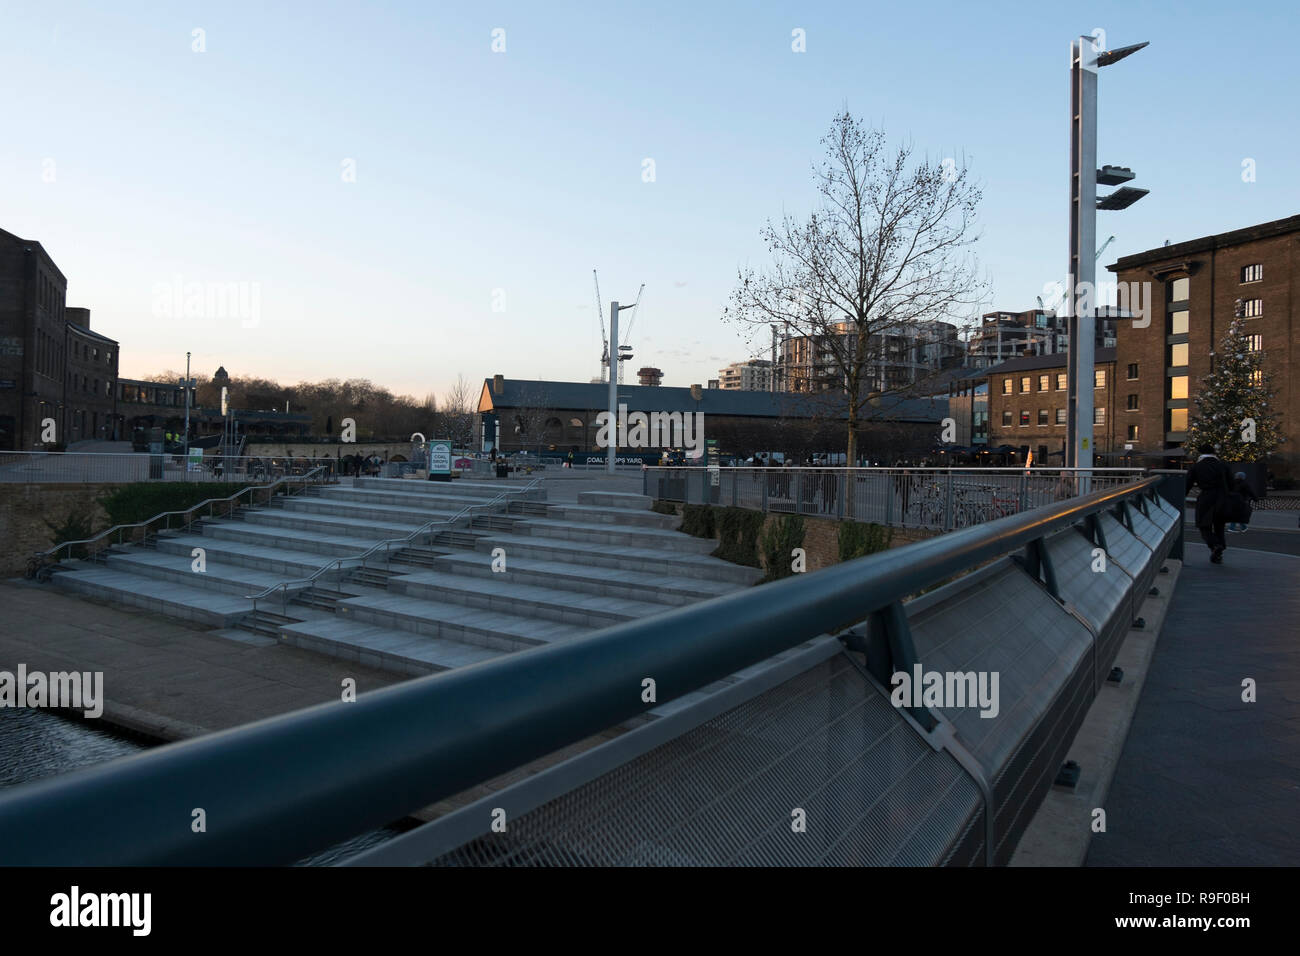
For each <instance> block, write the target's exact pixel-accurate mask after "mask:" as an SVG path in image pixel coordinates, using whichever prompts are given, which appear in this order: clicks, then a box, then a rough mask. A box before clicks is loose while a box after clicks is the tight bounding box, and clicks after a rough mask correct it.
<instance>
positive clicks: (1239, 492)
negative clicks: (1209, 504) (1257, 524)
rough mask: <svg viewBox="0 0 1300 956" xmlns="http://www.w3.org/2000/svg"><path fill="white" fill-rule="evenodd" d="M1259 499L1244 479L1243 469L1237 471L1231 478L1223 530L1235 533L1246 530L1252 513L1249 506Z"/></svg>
mask: <svg viewBox="0 0 1300 956" xmlns="http://www.w3.org/2000/svg"><path fill="white" fill-rule="evenodd" d="M1258 501H1259V495H1257V494H1255V491H1254V489H1253V488H1251V487H1250V482H1248V481H1247V480H1246V473H1245V472H1244V471H1239V472H1237V474H1236V475H1234V476H1233V479H1232V489H1231V491H1230V493H1229V494H1228V514H1227V517H1228V519H1229V521H1228V524H1227V525H1225V530H1227V531H1232V532H1235V533H1237V534H1241V533H1242V532H1244V531H1246V530H1247V526H1248V525H1249V524H1250V516H1251V515H1252V514H1253V513H1254V509H1253V508H1252V507H1251V505H1252V504H1255V503H1257V502H1258Z"/></svg>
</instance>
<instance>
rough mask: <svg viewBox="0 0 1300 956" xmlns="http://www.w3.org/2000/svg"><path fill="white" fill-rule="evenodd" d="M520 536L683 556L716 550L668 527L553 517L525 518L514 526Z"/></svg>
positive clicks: (707, 541) (714, 545)
mask: <svg viewBox="0 0 1300 956" xmlns="http://www.w3.org/2000/svg"><path fill="white" fill-rule="evenodd" d="M517 530H518V532H519V533H521V534H527V535H532V536H533V537H535V538H542V537H545V538H558V539H561V540H564V541H582V542H588V541H590V542H598V543H603V544H611V545H619V546H628V547H638V548H658V549H660V550H662V551H670V552H671V551H678V552H685V553H687V554H708V553H709V552H710V551H713V550H714V549H715V548H717V546H718V544H717V542H716V541H712V540H710V539H707V538H694V537H691V536H690V535H687V534H682V533H681V532H680V531H674V530H671V529H668V528H642V527H627V526H625V525H614V524H610V523H608V522H599V521H597V522H577V521H569V520H562V519H555V518H525V519H521V520H520V523H519V525H518V527H517Z"/></svg>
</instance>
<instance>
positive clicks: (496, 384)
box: [492, 375, 506, 398]
mask: <svg viewBox="0 0 1300 956" xmlns="http://www.w3.org/2000/svg"><path fill="white" fill-rule="evenodd" d="M505 391H506V377H505V376H504V375H493V376H492V394H493V395H496V396H497V397H498V398H499V397H500V396H502V395H504V394H505Z"/></svg>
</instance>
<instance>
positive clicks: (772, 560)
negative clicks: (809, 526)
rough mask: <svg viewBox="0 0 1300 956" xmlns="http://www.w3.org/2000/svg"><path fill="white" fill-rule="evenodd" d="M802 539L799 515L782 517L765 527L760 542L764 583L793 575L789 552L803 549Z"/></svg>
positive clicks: (802, 528)
mask: <svg viewBox="0 0 1300 956" xmlns="http://www.w3.org/2000/svg"><path fill="white" fill-rule="evenodd" d="M803 538H804V524H803V518H802V517H800V516H799V515H784V516H782V517H781V518H780V519H778V520H776V521H774V522H772V523H771V524H770V525H768V526H767V530H765V531H764V532H763V537H762V541H761V547H762V550H763V566H764V567H766V568H767V576H766V577H765V578H764V579H763V580H764V581H777V580H780V579H781V578H788V577H790V575H792V574H794V573H795V572H794V568H793V564H794V559H793V556H792V555H791V552H792V551H794V549H795V548H802V547H803Z"/></svg>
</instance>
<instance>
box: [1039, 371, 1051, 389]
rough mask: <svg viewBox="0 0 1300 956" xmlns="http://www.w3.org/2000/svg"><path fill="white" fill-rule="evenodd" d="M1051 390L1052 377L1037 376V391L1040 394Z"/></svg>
mask: <svg viewBox="0 0 1300 956" xmlns="http://www.w3.org/2000/svg"><path fill="white" fill-rule="evenodd" d="M1051 388H1052V376H1050V375H1040V376H1038V390H1039V391H1040V392H1047V391H1050V390H1051Z"/></svg>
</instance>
